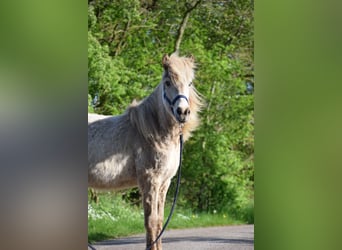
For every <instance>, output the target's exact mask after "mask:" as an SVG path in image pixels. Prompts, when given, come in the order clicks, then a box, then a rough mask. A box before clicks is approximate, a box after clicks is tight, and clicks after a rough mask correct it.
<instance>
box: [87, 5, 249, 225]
mask: <svg viewBox="0 0 342 250" xmlns="http://www.w3.org/2000/svg"><path fill="white" fill-rule="evenodd" d="M194 3H195V1H194V2H191V1H166V0H158V1H149V0H141V1H138V0H134V1H131V0H120V1H112V2H108V1H105V0H98V1H92V2H90V4H89V8H88V30H89V32H88V42H89V46H88V78H89V82H88V86H89V96H88V110H89V112H96V113H102V114H118V113H121V112H123V111H124V109H125V108H126V107H127V105H128V104H129V103H130V102H131V101H132V100H133V99H142V98H143V97H144V96H147V95H148V94H149V93H151V92H152V90H153V89H154V87H155V86H156V85H157V84H158V83H159V81H160V79H161V74H162V67H161V63H160V61H161V58H162V55H163V54H164V53H171V52H173V48H174V44H175V41H176V39H177V36H178V29H179V27H180V24H181V22H182V19H183V17H184V14H185V12H186V11H187V10H189V9H190V8H191V6H194ZM180 49H181V54H182V55H186V54H193V55H194V56H195V58H196V62H197V73H196V79H195V82H194V83H195V85H196V87H197V89H198V90H199V92H200V93H201V94H202V95H203V97H204V99H205V100H206V105H205V107H204V108H203V110H202V113H201V120H202V124H201V126H200V128H199V129H198V130H197V131H196V132H195V133H194V136H193V137H192V138H191V139H190V140H189V141H188V142H187V143H186V145H185V149H184V156H183V157H184V158H183V159H184V161H183V162H184V164H183V178H182V186H181V193H180V197H179V205H180V206H182V207H184V208H190V209H191V210H192V211H194V212H195V211H196V212H206V213H211V212H212V211H214V210H215V211H219V212H220V213H229V214H230V215H233V216H235V217H236V218H240V219H242V220H243V221H248V222H250V221H253V212H252V211H253V206H254V205H253V199H254V163H253V158H254V96H253V91H247V89H246V86H247V83H249V84H251V86H254V73H253V70H254V63H253V6H252V5H251V2H250V1H242V0H238V1H219V0H213V1H204V0H202V1H200V3H199V4H198V5H197V7H196V8H194V9H193V10H192V11H191V14H190V18H189V20H188V23H187V26H186V29H185V33H184V36H183V40H182V43H181V46H180ZM173 189H174V185H172V186H171V190H170V192H169V194H168V197H169V198H168V199H169V200H171V196H172V195H173ZM134 192H135V191H134ZM125 198H126V199H128V200H129V201H131V202H133V200H134V199H135V200H139V197H137V196H136V193H132V195H129V194H128V195H127V193H126V195H125Z"/></svg>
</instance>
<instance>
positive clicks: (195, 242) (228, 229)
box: [88, 225, 254, 250]
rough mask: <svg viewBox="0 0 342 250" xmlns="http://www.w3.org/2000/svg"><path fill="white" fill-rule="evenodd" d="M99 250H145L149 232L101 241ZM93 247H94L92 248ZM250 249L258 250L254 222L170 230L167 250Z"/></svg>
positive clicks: (166, 232)
mask: <svg viewBox="0 0 342 250" xmlns="http://www.w3.org/2000/svg"><path fill="white" fill-rule="evenodd" d="M93 247H94V248H95V249H96V250H137V249H138V250H139V249H141V250H144V249H145V235H144V234H139V235H135V236H130V237H126V238H120V239H113V240H106V241H101V242H97V243H95V244H93ZM88 249H90V248H88ZM174 249H177V250H188V249H190V250H207V249H210V250H219V249H224V250H250V249H254V225H237V226H224V227H208V228H193V229H174V230H171V229H170V230H167V231H165V232H164V235H163V250H174Z"/></svg>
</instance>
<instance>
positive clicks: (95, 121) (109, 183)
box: [88, 114, 136, 189]
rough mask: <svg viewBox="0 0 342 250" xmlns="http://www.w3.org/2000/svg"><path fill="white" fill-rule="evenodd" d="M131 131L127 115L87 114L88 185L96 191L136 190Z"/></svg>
mask: <svg viewBox="0 0 342 250" xmlns="http://www.w3.org/2000/svg"><path fill="white" fill-rule="evenodd" d="M135 137H136V136H135V134H134V133H132V127H131V125H130V122H129V117H128V116H127V115H125V114H122V115H118V116H104V115H97V114H88V184H89V185H90V186H92V187H95V188H114V189H117V188H127V187H131V186H136V171H135V167H134V159H133V151H132V150H133V145H134V143H133V138H135Z"/></svg>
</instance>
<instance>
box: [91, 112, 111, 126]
mask: <svg viewBox="0 0 342 250" xmlns="http://www.w3.org/2000/svg"><path fill="white" fill-rule="evenodd" d="M108 117H110V116H107V115H99V114H93V113H88V124H90V123H93V122H95V121H98V120H102V119H105V118H108Z"/></svg>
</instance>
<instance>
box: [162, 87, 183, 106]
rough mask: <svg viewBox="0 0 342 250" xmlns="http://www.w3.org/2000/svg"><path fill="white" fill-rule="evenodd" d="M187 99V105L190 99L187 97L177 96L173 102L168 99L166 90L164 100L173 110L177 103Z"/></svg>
mask: <svg viewBox="0 0 342 250" xmlns="http://www.w3.org/2000/svg"><path fill="white" fill-rule="evenodd" d="M181 98H183V99H185V100H186V102H187V103H189V100H188V98H187V97H186V96H185V95H177V96H176V97H175V98H174V99H173V100H172V101H171V100H170V99H169V98H168V97H167V95H166V92H165V90H164V99H165V101H166V102H167V103H168V104H169V105H170V108H171V110H172V108H173V106H174V105H175V103H176V102H177V100H178V99H181Z"/></svg>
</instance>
